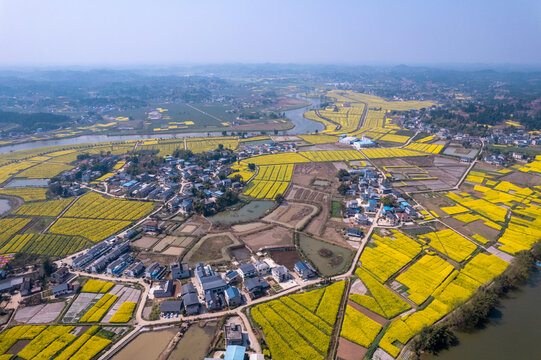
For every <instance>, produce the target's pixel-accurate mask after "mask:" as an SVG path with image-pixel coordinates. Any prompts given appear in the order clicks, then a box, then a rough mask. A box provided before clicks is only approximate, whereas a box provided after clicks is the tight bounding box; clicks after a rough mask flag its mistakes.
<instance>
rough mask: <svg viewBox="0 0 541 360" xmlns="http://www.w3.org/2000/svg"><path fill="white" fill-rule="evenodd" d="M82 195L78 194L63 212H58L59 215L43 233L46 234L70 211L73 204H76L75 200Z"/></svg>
mask: <svg viewBox="0 0 541 360" xmlns="http://www.w3.org/2000/svg"><path fill="white" fill-rule="evenodd" d="M81 196H82V195H81ZM81 196H77V197H76V198H75V199H74V200H73V201H72V202H71V203H70V204H69V205H68V206H66V208H65V209H64V210H62V212H61V213H60V214H58V216H57V217H56V218H55V219H54V220H53V221H52V222H51V223H50V224H49V225H48V226H47V227H46V228H45V229H44V230H43V231H42V232H41V233H42V234H46V233H47V232H48V231H49V229H50V228H51V227H52V226H53V225H54V224H55V223H56V222H57V221H58V219H60V218H61V217H62V216H63V215H64V214H65V213H66V211H68V210H69V209H70V208H71V207H72V206H73V204H75V202H77V200H79V198H80V197H81Z"/></svg>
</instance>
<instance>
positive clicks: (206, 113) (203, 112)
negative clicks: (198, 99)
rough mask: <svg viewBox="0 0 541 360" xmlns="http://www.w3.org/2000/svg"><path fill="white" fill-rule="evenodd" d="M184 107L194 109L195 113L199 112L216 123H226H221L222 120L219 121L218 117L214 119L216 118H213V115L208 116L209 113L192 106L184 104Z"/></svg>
mask: <svg viewBox="0 0 541 360" xmlns="http://www.w3.org/2000/svg"><path fill="white" fill-rule="evenodd" d="M186 106H187V107H189V108H192V109H194V110H195V111H199V112H200V113H201V114H203V115H206V116H208V117H210V118H213V119H214V120H217V121H219V122H226V121H223V120H222V119H220V118H219V117H216V116H214V115H211V114H209V113H208V112H206V111H203V110H201V109H198V108H196V107H195V106H193V105H190V104H186Z"/></svg>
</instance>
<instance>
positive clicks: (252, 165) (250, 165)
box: [248, 163, 255, 171]
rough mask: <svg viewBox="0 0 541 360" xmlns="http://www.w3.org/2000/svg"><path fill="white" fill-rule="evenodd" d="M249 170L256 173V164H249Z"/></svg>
mask: <svg viewBox="0 0 541 360" xmlns="http://www.w3.org/2000/svg"><path fill="white" fill-rule="evenodd" d="M248 169H250V170H252V171H255V164H254V163H249V164H248Z"/></svg>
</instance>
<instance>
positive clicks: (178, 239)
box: [152, 235, 194, 252]
mask: <svg viewBox="0 0 541 360" xmlns="http://www.w3.org/2000/svg"><path fill="white" fill-rule="evenodd" d="M193 239H194V238H193V237H189V236H172V235H169V236H166V237H165V238H163V239H162V240H161V241H160V242H159V243H157V244H156V245H154V248H152V250H154V251H159V252H161V251H163V249H165V248H166V247H167V246H169V245H171V246H178V247H186V246H188V244H190V242H192V240H193Z"/></svg>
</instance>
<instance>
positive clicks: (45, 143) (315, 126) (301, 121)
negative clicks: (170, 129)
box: [0, 94, 324, 154]
mask: <svg viewBox="0 0 541 360" xmlns="http://www.w3.org/2000/svg"><path fill="white" fill-rule="evenodd" d="M291 96H294V97H296V98H298V99H302V100H306V101H310V102H311V104H310V105H308V106H305V107H302V108H299V109H294V110H287V111H285V112H284V113H285V116H286V117H287V118H288V119H289V120H291V122H292V123H293V124H294V125H295V126H294V127H293V128H292V129H289V130H287V131H282V132H281V133H282V134H287V135H296V134H305V133H310V132H314V131H316V130H318V131H321V130H323V129H324V126H323V124H322V123H320V122H317V121H313V120H308V119H305V118H304V116H303V114H304V113H305V112H306V111H308V110H312V109H315V108H318V107H319V105H320V103H321V101H320V100H319V99H311V98H306V97H303V96H301V95H300V94H294V95H291ZM208 134H209V133H208V132H195V133H178V134H148V135H112V136H109V135H83V136H77V137H73V138H65V139H51V140H41V141H34V142H27V143H23V144H16V145H7V146H2V147H0V154H5V153H8V152H13V151H20V150H30V149H38V148H42V147H49V146H59V145H75V144H86V143H98V142H109V141H127V140H144V139H160V138H161V139H166V138H174V137H186V136H188V137H194V136H202V137H206V136H208ZM210 134H211V135H214V136H220V135H221V132H210ZM248 134H250V133H248ZM258 134H259V132H257V133H254V134H253V135H258Z"/></svg>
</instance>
